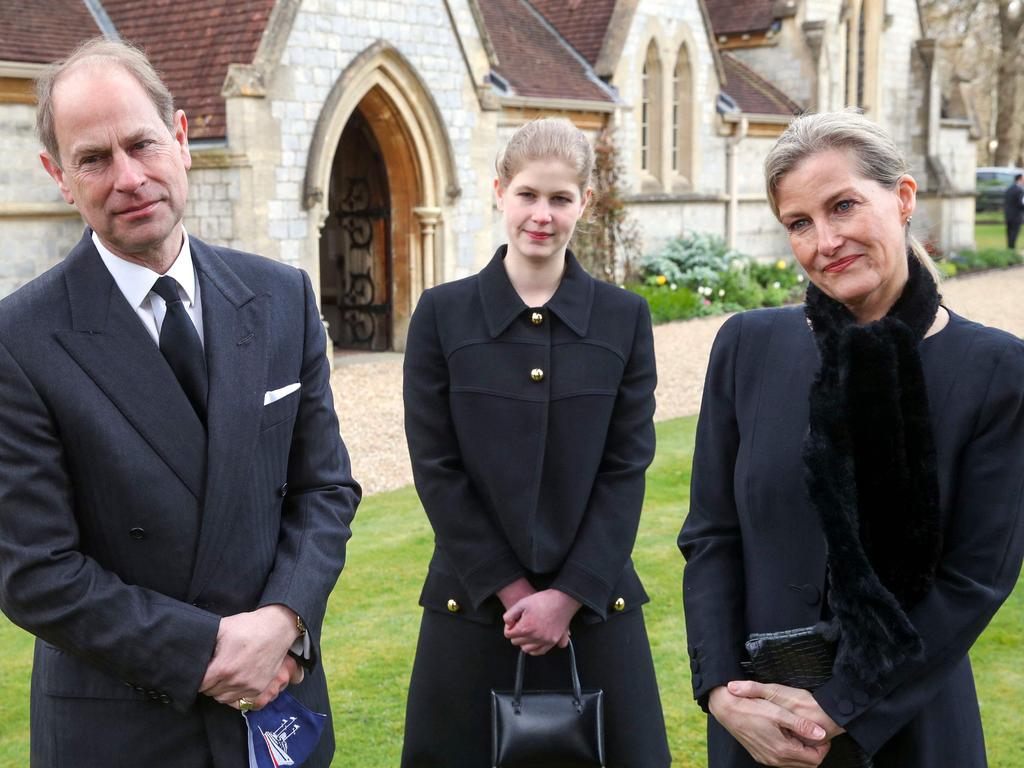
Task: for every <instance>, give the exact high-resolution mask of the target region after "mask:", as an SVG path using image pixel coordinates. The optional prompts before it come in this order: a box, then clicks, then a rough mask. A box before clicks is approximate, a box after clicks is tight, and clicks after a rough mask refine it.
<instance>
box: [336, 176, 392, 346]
mask: <svg viewBox="0 0 1024 768" xmlns="http://www.w3.org/2000/svg"><path fill="white" fill-rule="evenodd" d="M343 190H344V191H343V192H342V199H341V208H340V210H339V211H337V213H335V216H336V217H337V220H338V223H339V224H340V225H341V229H342V231H343V232H344V233H345V234H346V238H345V240H347V246H348V247H347V248H344V249H343V250H342V251H341V252H340V253H339V254H338V269H339V271H341V273H342V275H344V276H345V283H346V284H345V287H344V293H343V294H342V295H341V296H340V300H339V302H338V305H337V306H338V310H339V312H340V315H341V321H342V323H343V324H344V325H345V327H346V328H347V331H348V334H347V335H348V337H349V340H350V343H351V344H353V345H358V346H364V347H365V348H367V349H380V348H383V349H387V347H388V340H387V322H386V321H387V318H388V316H389V315H390V313H391V296H390V291H387V290H386V286H390V285H391V258H390V253H391V247H390V243H389V242H387V238H388V237H389V236H390V233H391V212H390V210H389V209H388V208H387V207H385V206H374V205H372V203H371V195H370V183H369V180H368V179H365V178H347V179H345V183H344V188H343ZM380 236H383V237H384V238H385V242H383V243H380V242H376V243H375V242H374V241H375V238H378V237H380ZM375 246H376V247H375ZM382 246H383V247H382ZM380 252H383V253H384V254H386V257H385V258H384V259H383V262H384V265H383V266H384V268H385V269H384V272H385V274H383V275H381V274H374V272H375V271H378V270H379V269H380V266H381V265H380V261H381V259H377V258H375V255H376V254H378V253H380ZM378 285H382V286H385V291H384V296H378V291H377V286H378ZM382 321H383V322H382ZM381 336H383V338H381ZM381 342H383V344H381Z"/></svg>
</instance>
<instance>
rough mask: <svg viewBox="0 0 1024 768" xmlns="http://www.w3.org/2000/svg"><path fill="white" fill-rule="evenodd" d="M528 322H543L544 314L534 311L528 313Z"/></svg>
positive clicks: (535, 323) (536, 323) (537, 323)
mask: <svg viewBox="0 0 1024 768" xmlns="http://www.w3.org/2000/svg"><path fill="white" fill-rule="evenodd" d="M530 322H531V323H533V324H534V325H540V324H541V323H543V322H544V315H542V314H541V313H540V312H534V313H533V314H532V315H530Z"/></svg>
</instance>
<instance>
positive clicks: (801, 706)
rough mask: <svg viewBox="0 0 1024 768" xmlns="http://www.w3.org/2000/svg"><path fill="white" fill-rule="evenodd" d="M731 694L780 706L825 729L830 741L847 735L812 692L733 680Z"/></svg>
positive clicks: (784, 686) (751, 681) (730, 684)
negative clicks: (842, 734)
mask: <svg viewBox="0 0 1024 768" xmlns="http://www.w3.org/2000/svg"><path fill="white" fill-rule="evenodd" d="M729 693H731V694H732V695H733V696H742V697H743V698H745V699H764V700H765V701H770V702H772V703H773V704H778V705H779V706H780V707H782V708H783V709H788V710H789V711H790V712H792V713H793V714H794V715H797V716H799V717H806V718H807V719H808V720H810V721H811V722H814V723H817V724H818V725H820V726H821V727H822V728H824V729H825V733H827V734H828V738H829V739H834V738H835V737H836V736H838V735H839V734H841V733H846V729H844V728H842V727H840V726H838V725H836V722H835V720H833V719H832V718H831V717H829V716H828V715H827V714H826V713H825V710H823V709H822V708H821V706H820V705H819V704H818V702H817V701H816V700H815V698H814V697H813V696H812V695H811V693H810V691H805V690H803V689H802V688H790V687H789V686H788V685H779V684H778V683H772V684H770V685H766V684H764V683H757V682H754V681H753V680H733V681H732V682H731V683H729Z"/></svg>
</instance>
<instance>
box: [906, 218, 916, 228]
mask: <svg viewBox="0 0 1024 768" xmlns="http://www.w3.org/2000/svg"><path fill="white" fill-rule="evenodd" d="M913 220H914V217H913V216H907V222H906V224H904V226H907V227H909V226H910V222H911V221H913Z"/></svg>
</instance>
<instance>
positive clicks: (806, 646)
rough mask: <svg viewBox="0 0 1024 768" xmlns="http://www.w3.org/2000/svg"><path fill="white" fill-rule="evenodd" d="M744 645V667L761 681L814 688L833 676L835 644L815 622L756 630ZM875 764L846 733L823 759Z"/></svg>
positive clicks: (836, 764)
mask: <svg viewBox="0 0 1024 768" xmlns="http://www.w3.org/2000/svg"><path fill="white" fill-rule="evenodd" d="M745 645H746V648H747V655H748V656H750V662H749V663H744V664H743V667H744V668H745V669H746V671H747V672H749V673H750V674H751V676H752V677H753V678H754V679H755V680H756V681H757V682H759V683H779V684H781V685H788V686H790V687H791V688H803V689H804V690H808V691H813V690H814V689H815V688H818V687H820V686H822V685H824V684H825V683H827V682H828V680H829V678H830V677H832V665H833V664H834V663H835V660H836V646H835V643H834V642H832V641H830V640H828V639H827V638H825V637H824V635H822V633H821V631H820V630H819V628H818V627H816V626H815V627H801V628H800V629H789V630H786V631H784V632H767V633H758V634H753V635H751V636H750V637H749V639H748V640H747V642H746V643H745ZM873 766H874V762H873V761H872V760H871V756H870V755H868V754H867V753H866V752H865V751H864V750H863V749H861V748H860V745H859V744H857V742H856V741H854V740H853V739H852V738H850V736H849V735H847V734H845V733H843V734H840V735H839V736H836V737H835V738H834V739H832V747H831V748H830V749H829V751H828V754H827V755H825V759H824V760H823V761H822V763H821V768H873Z"/></svg>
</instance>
